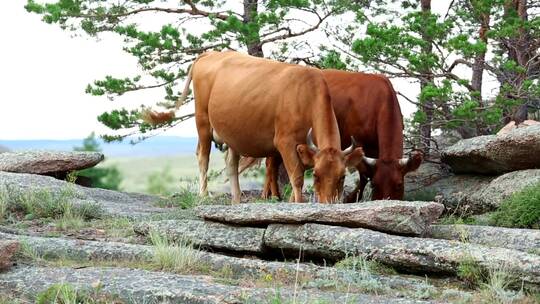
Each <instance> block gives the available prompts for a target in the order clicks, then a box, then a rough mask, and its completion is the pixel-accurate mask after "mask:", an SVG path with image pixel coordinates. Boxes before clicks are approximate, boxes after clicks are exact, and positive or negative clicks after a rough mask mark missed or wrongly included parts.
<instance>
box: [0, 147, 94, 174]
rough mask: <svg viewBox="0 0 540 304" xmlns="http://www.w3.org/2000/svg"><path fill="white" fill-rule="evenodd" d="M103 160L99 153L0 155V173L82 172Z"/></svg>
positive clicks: (22, 153) (56, 152) (51, 152)
mask: <svg viewBox="0 0 540 304" xmlns="http://www.w3.org/2000/svg"><path fill="white" fill-rule="evenodd" d="M103 159H104V156H103V154H102V153H99V152H75V151H74V152H65V151H43V150H28V151H19V152H6V153H1V154H0V171H6V172H16V173H32V174H51V173H56V172H69V171H73V170H82V169H86V168H90V167H93V166H95V165H97V164H98V163H99V162H101V161H102V160H103Z"/></svg>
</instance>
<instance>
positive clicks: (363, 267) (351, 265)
mask: <svg viewBox="0 0 540 304" xmlns="http://www.w3.org/2000/svg"><path fill="white" fill-rule="evenodd" d="M379 265H380V264H378V263H377V262H374V261H370V260H368V259H366V258H365V257H363V256H352V257H347V258H345V259H343V260H342V261H340V262H338V263H336V265H335V267H337V268H345V269H349V270H351V271H352V272H351V273H352V275H347V276H346V277H345V278H344V279H345V282H346V284H348V286H347V290H348V289H350V288H351V287H354V288H355V289H360V290H361V291H365V292H373V293H377V292H384V291H386V290H385V289H386V287H385V286H383V285H382V284H381V282H379V280H377V279H376V278H375V277H374V276H373V272H374V269H377V268H378V267H380V266H379Z"/></svg>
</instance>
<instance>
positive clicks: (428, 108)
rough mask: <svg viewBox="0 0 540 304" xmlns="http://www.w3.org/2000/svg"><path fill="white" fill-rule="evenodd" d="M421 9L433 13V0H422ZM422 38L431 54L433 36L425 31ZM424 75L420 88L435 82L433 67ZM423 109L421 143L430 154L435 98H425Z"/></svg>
mask: <svg viewBox="0 0 540 304" xmlns="http://www.w3.org/2000/svg"><path fill="white" fill-rule="evenodd" d="M421 9H422V13H423V15H424V16H425V17H426V18H427V17H428V16H429V15H430V14H431V0H421ZM421 36H422V39H423V40H424V41H425V42H426V45H425V46H424V47H423V48H422V53H424V54H430V53H431V52H432V50H433V47H432V44H431V42H432V41H431V40H432V39H431V37H430V36H429V35H428V34H427V33H425V32H422V33H421ZM422 74H424V77H423V78H421V79H420V90H424V88H426V87H427V86H429V85H432V84H433V75H432V71H431V69H429V68H427V69H425V70H424V71H422ZM420 108H421V110H422V112H424V113H425V114H426V120H425V121H424V122H423V123H422V124H421V125H420V136H421V144H422V146H423V148H424V153H426V154H429V152H430V145H431V127H432V126H431V124H432V121H433V100H425V101H424V102H423V103H422V105H421V107H420Z"/></svg>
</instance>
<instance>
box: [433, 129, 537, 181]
mask: <svg viewBox="0 0 540 304" xmlns="http://www.w3.org/2000/svg"><path fill="white" fill-rule="evenodd" d="M538 155H540V125H533V126H528V127H525V128H518V129H514V130H511V131H510V132H508V133H506V134H503V135H486V136H479V137H473V138H469V139H463V140H461V141H459V142H457V143H456V144H454V145H453V146H450V147H449V148H447V149H446V150H445V151H444V152H443V153H442V154H441V160H442V161H443V162H445V163H446V164H448V165H450V167H451V168H452V171H453V172H455V173H480V174H501V173H506V172H510V171H516V170H525V169H539V168H540V157H538Z"/></svg>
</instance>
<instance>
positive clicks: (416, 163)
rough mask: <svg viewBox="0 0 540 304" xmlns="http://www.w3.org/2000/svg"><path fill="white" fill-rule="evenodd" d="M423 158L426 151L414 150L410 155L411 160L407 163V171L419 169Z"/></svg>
mask: <svg viewBox="0 0 540 304" xmlns="http://www.w3.org/2000/svg"><path fill="white" fill-rule="evenodd" d="M423 158H424V153H422V151H414V152H413V153H412V154H411V156H410V157H409V161H408V162H407V164H406V165H405V168H404V170H405V173H407V172H411V171H415V170H416V169H418V167H420V164H421V163H422V159H423Z"/></svg>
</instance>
